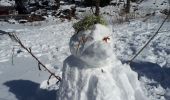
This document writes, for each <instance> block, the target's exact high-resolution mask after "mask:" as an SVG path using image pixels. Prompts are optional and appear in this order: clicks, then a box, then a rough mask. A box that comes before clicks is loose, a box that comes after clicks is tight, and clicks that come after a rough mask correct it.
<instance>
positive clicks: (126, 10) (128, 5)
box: [125, 0, 130, 13]
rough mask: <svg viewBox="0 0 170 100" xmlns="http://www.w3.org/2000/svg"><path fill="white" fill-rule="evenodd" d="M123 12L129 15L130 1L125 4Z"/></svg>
mask: <svg viewBox="0 0 170 100" xmlns="http://www.w3.org/2000/svg"><path fill="white" fill-rule="evenodd" d="M125 12H126V13H129V12H130V0H127V2H126V8H125Z"/></svg>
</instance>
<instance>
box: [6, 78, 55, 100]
mask: <svg viewBox="0 0 170 100" xmlns="http://www.w3.org/2000/svg"><path fill="white" fill-rule="evenodd" d="M4 85H5V86H7V87H9V91H10V92H12V93H13V94H14V95H15V96H16V98H17V99H18V100H56V94H57V91H55V90H52V91H47V90H44V89H40V88H39V86H40V85H39V84H38V83H34V82H32V81H29V80H12V81H8V82H5V83H4Z"/></svg>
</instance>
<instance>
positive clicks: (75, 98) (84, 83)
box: [59, 24, 147, 100]
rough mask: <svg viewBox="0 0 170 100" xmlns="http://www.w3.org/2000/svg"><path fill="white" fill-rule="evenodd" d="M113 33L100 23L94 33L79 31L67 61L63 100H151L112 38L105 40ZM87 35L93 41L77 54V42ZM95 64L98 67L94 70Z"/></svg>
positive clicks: (63, 77) (60, 95)
mask: <svg viewBox="0 0 170 100" xmlns="http://www.w3.org/2000/svg"><path fill="white" fill-rule="evenodd" d="M110 32H111V31H110V30H109V29H108V28H107V27H106V26H103V25H99V24H97V25H95V26H94V27H93V28H92V31H89V30H88V31H84V32H79V33H78V34H75V35H74V36H73V38H71V40H70V44H74V45H70V49H71V53H72V55H71V56H69V57H68V58H67V59H66V60H65V61H64V66H63V75H62V82H61V85H60V88H59V100H113V99H114V100H147V98H146V97H145V96H144V93H143V92H142V88H141V86H140V82H139V80H138V75H137V73H136V72H134V71H132V70H131V68H130V66H128V65H126V64H122V63H121V62H120V61H119V60H118V59H116V56H115V55H114V53H113V51H112V48H111V47H112V46H111V42H112V38H111V37H109V38H110V39H109V40H108V41H103V38H104V37H107V36H110ZM84 35H85V36H88V37H91V40H87V41H86V43H83V44H82V45H81V47H80V50H79V51H78V53H76V49H75V47H74V46H75V44H76V41H75V40H76V39H77V40H78V38H81V37H82V36H84ZM75 37H76V39H75ZM109 41H110V42H109ZM111 54H113V55H111ZM93 64H95V65H98V67H96V68H91V67H93Z"/></svg>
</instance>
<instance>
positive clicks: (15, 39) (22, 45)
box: [7, 33, 61, 83]
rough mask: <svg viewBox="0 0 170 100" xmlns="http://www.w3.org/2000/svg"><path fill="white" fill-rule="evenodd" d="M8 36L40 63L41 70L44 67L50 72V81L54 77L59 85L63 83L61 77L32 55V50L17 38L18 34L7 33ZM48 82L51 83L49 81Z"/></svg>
mask: <svg viewBox="0 0 170 100" xmlns="http://www.w3.org/2000/svg"><path fill="white" fill-rule="evenodd" d="M7 34H8V36H9V37H10V38H11V39H12V40H14V41H16V42H17V43H18V44H19V45H20V46H21V47H22V48H23V49H25V50H26V51H27V52H28V53H29V54H30V55H31V56H32V57H33V58H34V59H35V60H36V61H37V62H38V68H39V70H41V68H40V66H42V67H43V68H44V69H45V70H46V71H48V73H50V77H49V79H50V78H51V77H52V76H54V77H55V78H56V79H57V80H58V81H57V83H58V82H60V81H61V78H60V77H59V76H56V75H55V73H53V72H51V71H50V70H49V69H48V68H47V67H46V66H45V65H44V64H43V63H42V62H41V61H40V60H39V59H38V58H37V57H36V56H35V55H34V54H33V53H32V50H31V48H27V47H26V46H25V45H24V44H23V43H22V42H21V40H20V39H19V38H18V36H17V35H16V34H14V33H7ZM49 79H48V80H49ZM47 82H49V81H47Z"/></svg>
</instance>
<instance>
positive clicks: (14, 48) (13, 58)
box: [11, 47, 15, 65]
mask: <svg viewBox="0 0 170 100" xmlns="http://www.w3.org/2000/svg"><path fill="white" fill-rule="evenodd" d="M14 50H15V48H14V47H13V48H12V57H11V58H12V61H11V63H12V65H14Z"/></svg>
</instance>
